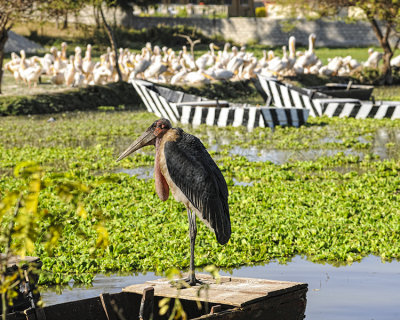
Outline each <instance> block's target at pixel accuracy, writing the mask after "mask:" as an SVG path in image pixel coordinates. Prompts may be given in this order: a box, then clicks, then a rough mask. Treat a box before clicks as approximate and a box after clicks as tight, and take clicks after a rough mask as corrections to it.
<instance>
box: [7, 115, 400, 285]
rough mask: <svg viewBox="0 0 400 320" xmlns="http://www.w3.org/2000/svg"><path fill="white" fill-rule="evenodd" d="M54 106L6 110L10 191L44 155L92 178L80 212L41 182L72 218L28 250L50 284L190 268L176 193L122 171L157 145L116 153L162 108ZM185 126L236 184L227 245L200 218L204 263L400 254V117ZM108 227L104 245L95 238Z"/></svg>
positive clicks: (199, 252) (46, 201)
mask: <svg viewBox="0 0 400 320" xmlns="http://www.w3.org/2000/svg"><path fill="white" fill-rule="evenodd" d="M49 117H50V115H47V116H31V117H7V118H3V119H2V126H1V128H0V197H1V198H3V197H4V196H5V194H6V192H7V191H12V190H17V189H18V188H19V187H21V181H20V179H17V178H16V177H14V175H13V168H15V166H17V165H18V163H20V162H21V161H27V160H34V161H36V162H37V163H39V164H40V165H41V167H42V168H43V170H44V179H46V177H48V178H51V177H54V175H57V174H63V175H65V174H67V175H69V176H70V177H76V178H78V179H79V180H80V181H82V183H83V184H85V185H87V186H90V188H91V192H90V193H89V194H87V195H85V196H84V197H82V198H81V201H82V209H81V211H79V212H80V214H81V216H80V217H79V216H78V217H77V216H76V215H75V212H76V209H70V208H68V207H67V206H66V205H65V203H64V201H62V200H61V199H59V198H56V197H54V193H55V192H56V191H55V189H54V188H45V189H44V190H43V191H42V192H41V194H40V198H39V208H40V209H41V210H47V211H49V212H52V213H53V216H55V217H57V219H62V220H65V221H67V222H68V223H66V224H65V225H64V227H63V230H62V235H61V236H60V238H59V239H58V242H57V244H56V245H55V246H54V247H53V248H52V251H51V252H49V250H46V248H45V245H44V244H43V243H42V240H43V239H40V238H38V239H37V241H36V242H35V249H34V251H33V252H31V254H34V255H38V256H39V257H40V258H41V259H42V261H43V267H42V269H43V271H44V272H43V273H42V276H41V277H42V278H41V281H42V283H47V284H50V283H65V282H67V281H69V280H71V279H74V280H75V281H77V282H90V281H91V280H92V279H93V276H94V274H96V273H99V272H102V273H106V272H110V271H127V272H132V271H150V270H151V271H157V272H161V271H164V270H166V269H168V268H171V267H176V268H178V269H185V268H188V263H189V260H188V255H189V250H188V248H189V240H188V237H187V232H188V226H187V217H186V212H185V208H184V207H183V206H182V205H180V204H178V203H177V202H176V201H174V200H173V199H169V200H168V201H166V202H161V201H160V200H159V199H158V197H157V196H156V194H155V190H154V182H153V181H152V179H153V178H152V176H151V175H150V177H146V179H142V178H138V177H136V176H135V175H133V176H130V175H129V174H126V173H124V172H121V170H122V169H135V168H138V170H139V171H138V172H140V170H141V169H140V168H143V169H142V170H149V168H151V167H152V166H153V162H154V151H153V150H152V149H151V148H148V149H146V148H144V149H143V151H141V152H139V153H138V154H136V155H134V156H132V157H129V158H127V159H124V160H123V161H122V162H121V163H116V162H115V159H116V156H117V155H118V154H119V153H120V152H121V151H122V149H123V148H124V147H126V145H127V144H129V143H130V142H131V141H132V139H134V138H135V137H136V136H137V135H138V134H139V133H140V132H142V131H143V130H144V129H145V128H147V127H148V126H149V124H151V123H152V121H154V119H155V116H154V115H152V114H149V113H144V112H126V111H121V112H85V113H82V112H77V113H69V114H57V115H54V118H55V120H56V121H53V122H47V120H48V118H49ZM184 129H185V130H187V131H188V132H190V133H192V134H194V135H196V136H198V137H199V138H200V139H201V140H202V141H203V143H204V144H205V145H206V146H207V147H208V148H209V150H210V153H211V155H212V156H213V157H214V158H215V159H216V161H217V163H218V165H219V166H220V168H221V170H222V172H223V174H224V176H225V178H226V180H227V182H228V187H229V193H230V197H229V206H230V213H231V221H232V238H231V240H230V241H229V243H228V244H227V245H226V246H220V245H218V243H217V241H216V240H215V236H214V235H213V234H212V233H211V232H210V231H209V230H208V229H207V228H206V227H205V226H203V225H201V224H199V225H198V236H197V245H196V265H197V266H206V265H216V266H218V267H223V268H233V267H236V266H239V265H254V264H257V263H261V262H265V261H269V260H271V259H280V260H281V261H284V260H285V259H289V258H291V257H293V256H294V255H303V256H307V257H308V258H309V259H311V260H313V261H329V262H331V263H337V262H352V261H357V260H360V259H362V258H363V257H365V256H367V255H370V254H374V255H378V256H380V257H381V258H382V259H388V260H390V259H398V258H400V249H399V248H400V237H399V236H398V235H399V233H400V201H399V200H400V178H399V172H400V162H399V155H400V152H399V147H398V146H399V145H400V144H399V142H400V141H399V140H400V122H399V121H390V120H376V119H366V120H355V119H339V118H333V119H328V118H318V119H310V120H309V123H308V124H307V125H305V126H303V127H301V128H299V129H296V128H279V127H278V128H276V129H275V130H274V131H272V130H270V129H256V130H254V131H252V132H247V131H245V129H244V128H214V127H206V126H200V127H198V128H190V127H185V128H184ZM235 148H236V149H235ZM237 148H240V149H237ZM277 154H280V155H282V154H283V155H285V156H284V157H283V156H282V157H277V156H276V155H277ZM249 155H251V157H250V156H249ZM271 155H272V156H271ZM269 156H270V157H269ZM268 159H270V160H268ZM260 160H263V161H260ZM146 168H147V169H146ZM72 210H73V212H72ZM83 210H84V211H83ZM83 216H84V217H85V219H82V217H83ZM99 217H101V220H102V223H101V224H99V220H100V218H99ZM38 225H39V232H40V231H41V230H42V231H43V230H46V228H47V226H48V225H49V221H48V220H46V217H44V218H43V219H42V220H41V221H39V222H38ZM94 226H95V228H93V227H94ZM105 232H107V233H108V238H107V239H104V238H103V240H100V241H104V242H102V244H103V245H104V246H98V247H96V244H98V242H97V241H99V240H98V239H99V234H102V233H103V234H104V233H105ZM82 237H83V239H85V240H84V241H82ZM106 240H107V241H106Z"/></svg>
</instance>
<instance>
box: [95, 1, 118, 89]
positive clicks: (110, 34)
mask: <svg viewBox="0 0 400 320" xmlns="http://www.w3.org/2000/svg"><path fill="white" fill-rule="evenodd" d="M99 10H100V15H101V18H102V19H103V23H104V26H105V27H106V31H107V35H108V38H109V39H110V43H111V49H112V51H114V54H115V69H116V70H117V74H118V82H122V74H121V70H120V69H119V63H118V52H117V43H116V41H115V37H114V33H113V31H112V29H111V28H110V26H109V25H108V23H107V21H106V18H105V17H104V13H103V9H102V7H101V5H100V6H99Z"/></svg>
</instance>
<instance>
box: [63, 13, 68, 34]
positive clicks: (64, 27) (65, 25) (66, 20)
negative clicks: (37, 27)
mask: <svg viewBox="0 0 400 320" xmlns="http://www.w3.org/2000/svg"><path fill="white" fill-rule="evenodd" d="M67 28H68V10H65V11H64V24H63V27H62V29H63V30H65V29H67Z"/></svg>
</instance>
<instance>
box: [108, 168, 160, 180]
mask: <svg viewBox="0 0 400 320" xmlns="http://www.w3.org/2000/svg"><path fill="white" fill-rule="evenodd" d="M115 172H116V173H119V172H123V173H127V174H129V175H130V176H136V178H138V179H144V180H149V179H152V178H153V177H154V167H136V168H133V169H118V170H116V171H115Z"/></svg>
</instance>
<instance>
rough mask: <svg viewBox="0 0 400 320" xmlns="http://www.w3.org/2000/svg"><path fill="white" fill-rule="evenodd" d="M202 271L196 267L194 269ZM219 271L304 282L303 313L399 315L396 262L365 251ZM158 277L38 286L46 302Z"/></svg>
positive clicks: (314, 316) (337, 317) (360, 319)
mask: <svg viewBox="0 0 400 320" xmlns="http://www.w3.org/2000/svg"><path fill="white" fill-rule="evenodd" d="M198 272H201V270H198ZM220 274H221V275H231V276H234V277H248V278H260V279H270V280H282V281H294V282H304V283H308V293H307V309H306V319H311V320H320V319H325V320H344V319H352V320H365V319H381V320H386V319H387V320H389V319H400V307H399V301H400V291H399V287H400V262H399V261H392V262H385V263H382V262H381V260H380V258H378V257H375V256H368V257H366V258H364V259H363V260H362V261H361V262H355V263H353V264H351V265H344V266H343V265H342V266H333V265H331V264H318V263H313V262H311V261H308V260H306V259H305V258H302V257H300V256H296V257H294V258H293V259H292V260H291V261H290V262H288V263H286V264H281V263H278V262H270V263H268V264H265V265H259V266H249V267H241V268H237V269H233V270H231V271H229V272H227V271H222V270H221V271H220ZM156 278H159V276H156V275H155V274H154V273H152V272H148V273H146V274H138V275H135V276H133V275H129V276H121V275H115V274H113V275H110V276H106V275H97V276H96V277H95V279H94V281H93V286H92V287H90V288H85V287H72V286H71V287H69V288H66V289H63V292H62V294H61V295H60V294H56V293H55V290H54V289H52V288H49V289H46V290H44V291H42V298H43V301H44V302H45V304H46V305H52V304H56V303H62V302H66V301H73V300H78V299H84V298H91V297H95V296H98V295H99V294H100V293H104V292H108V293H115V292H120V291H121V289H122V288H124V287H127V286H129V285H132V284H137V283H143V282H145V281H149V280H154V279H156Z"/></svg>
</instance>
